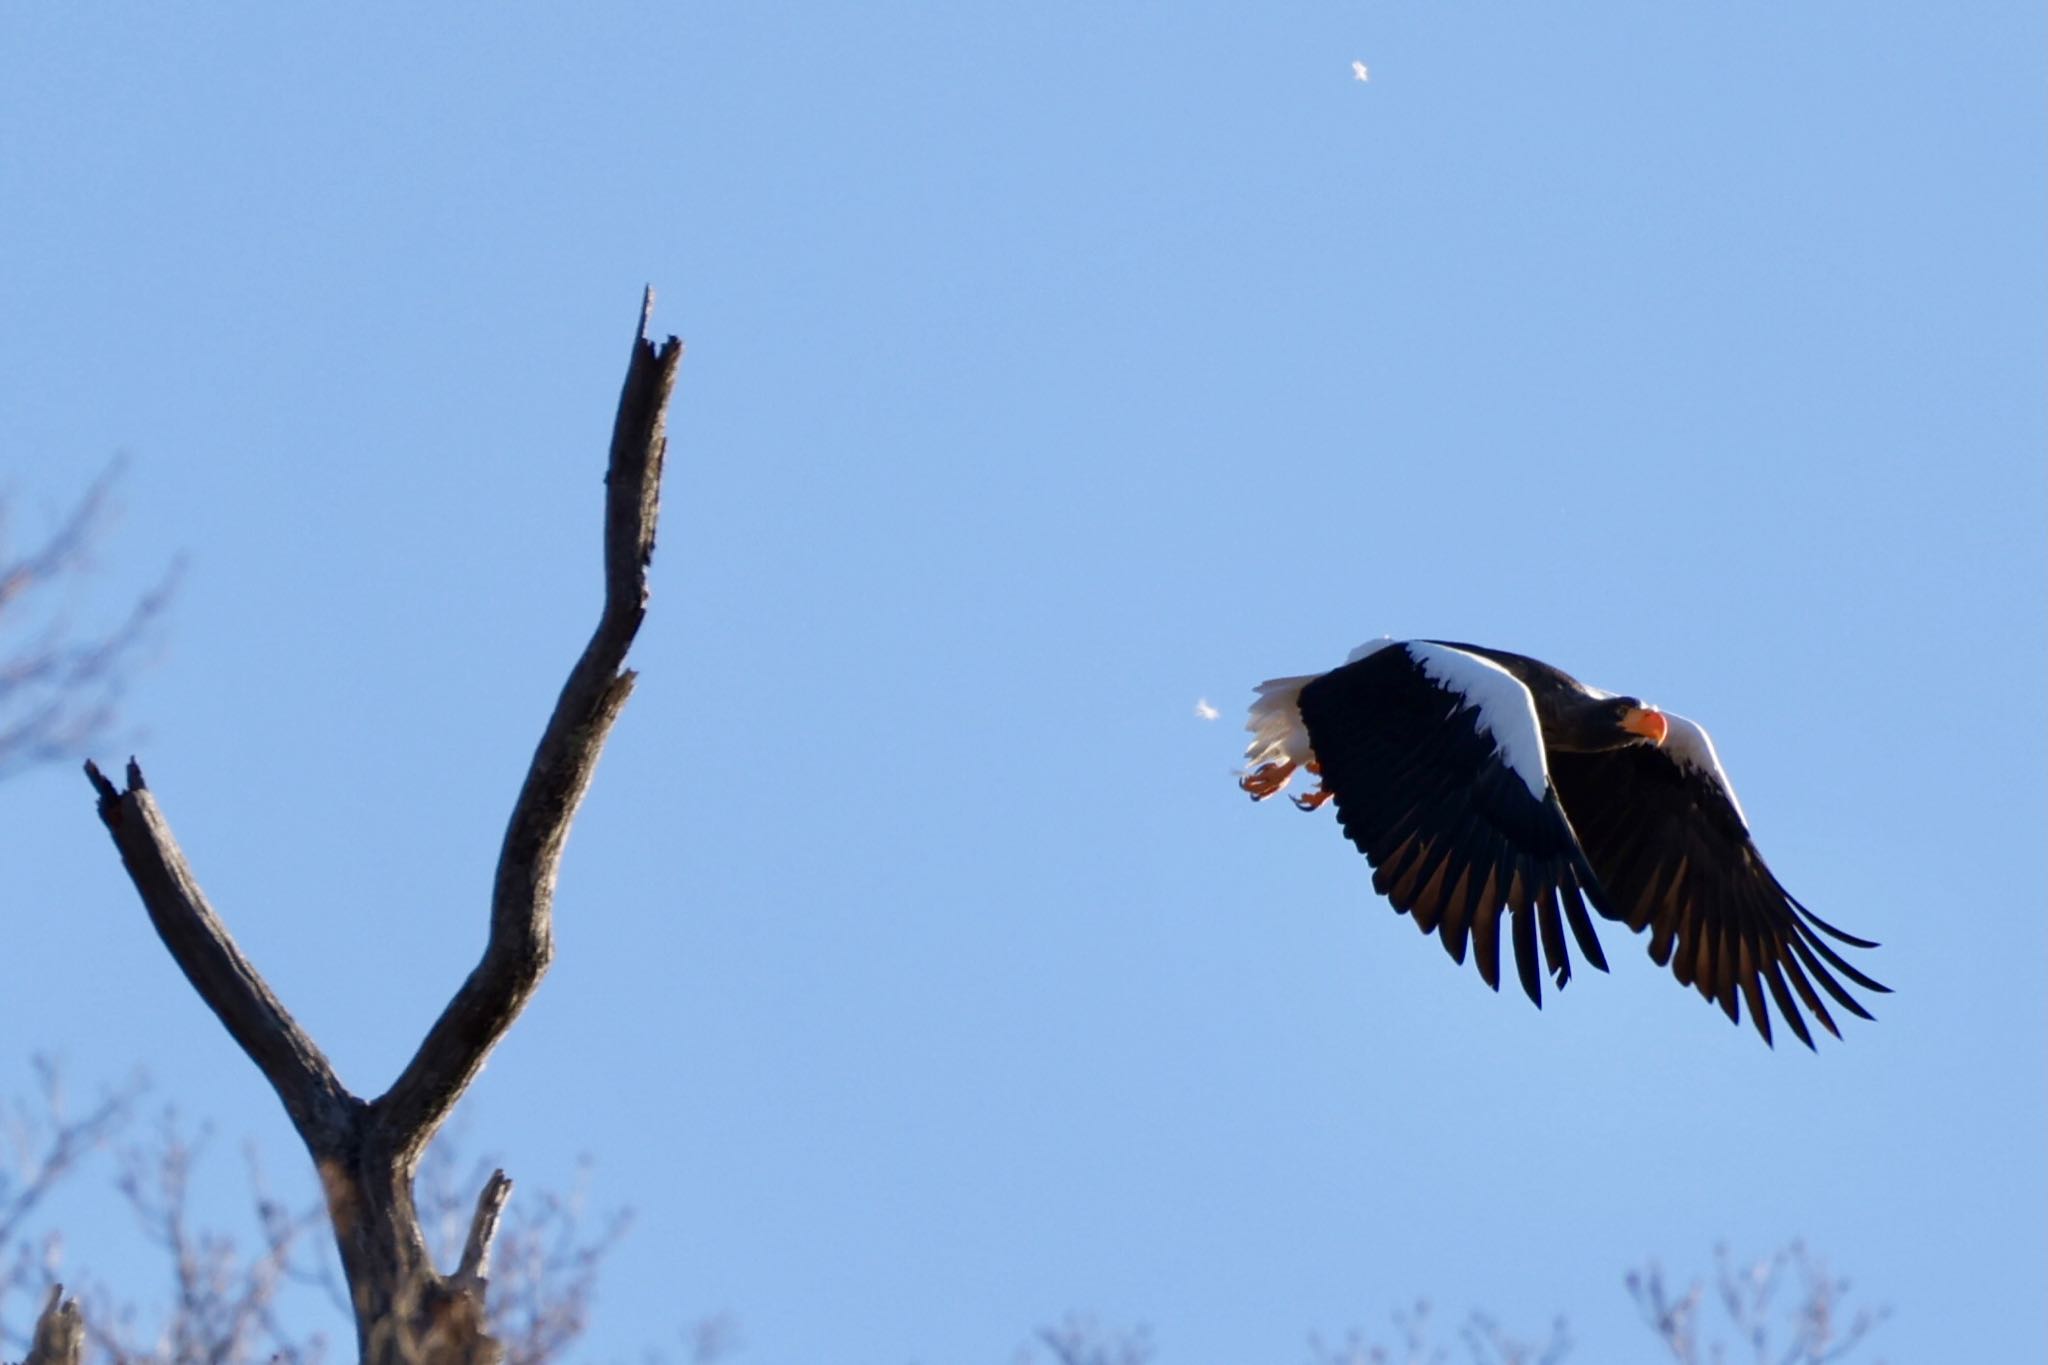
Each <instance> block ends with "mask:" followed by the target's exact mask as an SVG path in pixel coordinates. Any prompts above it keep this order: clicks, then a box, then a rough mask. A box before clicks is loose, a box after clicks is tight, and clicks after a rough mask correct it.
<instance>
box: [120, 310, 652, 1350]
mask: <svg viewBox="0 0 2048 1365" xmlns="http://www.w3.org/2000/svg"><path fill="white" fill-rule="evenodd" d="M653 306H654V295H653V291H651V290H650V291H648V293H647V294H646V295H645V296H644V297H643V298H642V301H641V309H640V326H639V328H638V330H637V331H636V333H635V335H634V340H633V354H632V359H631V361H630V362H629V364H628V365H627V368H626V383H625V388H624V391H623V392H622V393H621V394H620V396H619V411H618V417H617V420H616V421H615V423H614V425H613V429H612V444H611V459H610V465H609V469H608V472H607V474H606V476H605V545H604V608H603V611H602V613H601V614H600V616H599V618H598V624H597V629H596V630H595V631H594V632H593V633H592V635H591V638H590V643H589V644H588V645H587V646H586V647H585V648H584V650H583V654H582V656H581V657H580V658H579V659H578V660H577V661H576V665H575V667H574V668H573V669H572V670H571V671H570V673H569V680H568V682H567V683H566V684H565V685H564V686H563V688H562V693H561V696H560V697H559V698H558V699H557V700H556V702H555V709H554V713H553V715H552V716H550V718H549V720H548V724H547V729H546V730H545V731H544V732H543V734H542V735H541V740H540V744H539V746H538V748H537V749H536V750H535V751H534V755H533V762H532V764H531V765H530V766H529V768H528V770H527V774H526V781H525V784H524V785H523V786H522V787H521V789H520V792H519V799H518V801H517V803H516V804H515V805H514V806H513V809H512V818H511V821H510V823H509V824H508V826H507V827H506V830H505V842H504V845H503V847H502V849H501V850H500V852H499V856H498V871H497V879H496V883H495V887H494V890H493V893H492V897H491V927H490V937H489V940H488V942H487V943H486V945H485V947H484V953H483V958H482V960H481V961H480V962H479V963H478V964H477V966H476V968H475V969H474V970H473V971H471V972H470V974H469V977H468V979H467V980H465V981H464V982H463V983H462V986H461V988H460V989H459V990H457V991H456V993H455V996H454V998H453V999H451V1000H450V1001H449V1002H448V1006H447V1008H446V1009H444V1010H443V1011H442V1013H441V1017H440V1018H439V1019H437V1020H435V1021H434V1024H433V1027H432V1028H430V1029H429V1030H428V1031H427V1036H426V1038H425V1039H424V1041H422V1042H421V1044H420V1048H419V1051H418V1052H417V1053H416V1054H414V1056H413V1058H412V1060H411V1062H409V1063H408V1064H407V1065H406V1068H405V1070H404V1071H403V1072H402V1073H401V1074H400V1075H399V1077H398V1080H397V1081H396V1082H395V1083H394V1084H393V1085H392V1086H391V1088H390V1090H388V1091H387V1092H386V1093H385V1094H384V1096H383V1097H382V1098H380V1099H378V1100H376V1101H374V1102H372V1103H369V1104H365V1103H364V1102H363V1101H362V1100H360V1099H358V1098H357V1097H356V1096H354V1095H353V1094H351V1093H350V1092H349V1091H348V1089H347V1088H346V1087H344V1086H343V1085H342V1083H341V1080H340V1078H339V1077H337V1076H336V1075H335V1073H334V1069H333V1068H332V1067H331V1066H330V1065H329V1064H328V1062H327V1059H326V1058H325V1057H324V1056H322V1055H321V1053H320V1049H319V1048H318V1047H316V1046H315V1045H314V1043H313V1040H312V1039H311V1038H310V1037H308V1036H307V1034H306V1032H305V1030H303V1029H301V1028H300V1027H299V1025H298V1024H297V1022H296V1021H294V1020H293V1019H292V1017H291V1015H290V1013H289V1012H288V1011H287V1010H286V1009H285V1008H284V1005H283V1004H282V1003H281V1002H280V1001H279V1000H278V999H277V997H276V995H275V994H273V993H272V991H271V990H270V988H269V986H267V985H266V984H265V983H264V981H263V978H262V976H261V975H260V974H259V973H258V972H257V971H256V969H255V967H254V966H252V965H251V964H250V962H249V960H248V959H247V958H245V957H243V956H242V953H241V951H240V950H239V949H238V948H237V947H236V946H235V942H234V939H233V937H232V936H230V935H229V933H228V931H227V927H226V926H225V925H224V924H223V923H221V921H220V918H219V917H218V916H216V915H215V914H214V912H213V908H212V907H211V906H210V905H208V904H207V901H206V897H205V894H204V893H203V892H202V891H201V890H200V889H199V883H198V881H197V879H196V878H195V877H194V876H193V875H192V870H191V868H190V867H189V866H188V865H187V863H186V861H185V857H184V854H183V853H182V852H181V851H180V850H179V848H178V844H177V840H176V839H175V838H173V837H172V834H171V830H170V825H169V824H168V822H166V820H165V819H164V816H163V812H162V811H161V809H159V807H158V806H157V803H156V798H155V797H154V796H153V795H151V793H150V791H149V789H148V787H147V785H146V784H145V783H144V782H143V778H142V770H141V769H140V768H139V767H138V766H137V765H136V764H135V763H134V762H133V761H131V762H130V763H129V765H128V772H127V779H128V781H127V787H126V788H125V789H120V788H116V787H115V786H114V784H113V783H112V782H111V781H109V780H108V779H107V777H106V776H105V774H103V773H101V772H100V770H99V769H98V768H97V767H95V766H93V765H92V764H90V763H88V764H87V765H86V775H87V777H88V778H90V780H91V782H92V785H93V790H94V791H95V792H96V793H97V794H98V798H99V814H100V819H101V821H102V822H103V823H104V824H105V825H106V827H107V832H108V833H109V834H111V835H112V836H113V838H114V845H115V847H116V848H117V849H119V850H120V854H121V861H122V864H123V865H124V866H125V867H126V868H127V869H128V875H129V878H130V879H131V880H132V881H133V882H134V883H135V889H136V891H137V892H138V893H139V894H140V895H141V897H142V902H143V905H144V907H145V908H146V909H147V910H148V912H149V918H150V922H151V924H153V925H154V926H155V927H156V931H157V934H158V936H159V937H161V938H162V939H163V942H164V946H165V948H167V949H168V950H169V951H170V954H171V957H172V958H173V959H174V960H175V961H176V962H177V964H178V966H179V968H180V969H182V970H183V971H184V973H185V977H186V979H187V980H188V981H190V982H191V983H192V987H193V989H194V990H196V991H197V992H198V993H199V996H200V998H201V999H202V1000H204V1001H205V1002H206V1004H207V1007H208V1008H210V1009H211V1010H212V1011H213V1012H214V1014H215V1015H216V1016H218V1017H219V1019H220V1021H221V1023H222V1024H223V1025H224V1026H225V1027H226V1028H227V1031H228V1033H229V1035H230V1036H232V1037H233V1038H234V1040H235V1042H236V1043H237V1044H238V1045H239V1046H240V1047H241V1049H242V1051H244V1052H245V1053H247V1054H248V1056H249V1059H250V1060H251V1061H253V1062H255V1063H256V1066H257V1068H258V1069H259V1070H261V1071H262V1072H263V1075H264V1078H265V1079H266V1080H268V1081H269V1082H270V1084H271V1087H272V1088H273V1089H275V1090H276V1091H277V1096H278V1099H279V1100H280V1101H282V1102H283V1104H284V1107H285V1112H286V1113H287V1114H288V1115H290V1117H291V1120H292V1123H293V1125H294V1126H295V1127H296V1128H297V1129H298V1132H299V1136H300V1137H301V1138H302V1139H303V1140H304V1141H305V1143H306V1148H307V1150H308V1151H309V1152H310V1153H311V1154H312V1157H313V1161H314V1165H315V1167H316V1168H317V1169H318V1171H319V1173H320V1177H321V1182H322V1186H323V1188H324V1189H325V1190H326V1193H327V1205H328V1213H329V1216H330V1217H331V1219H332V1220H333V1223H334V1230H335V1240H336V1242H337V1243H338V1245H339V1247H340V1250H341V1262H342V1271H343V1273H344V1274H345V1275H346V1276H347V1277H348V1281H349V1289H350V1296H351V1298H352V1300H353V1302H354V1304H355V1310H356V1330H357V1336H358V1340H359V1342H360V1345H361V1348H362V1358H363V1359H364V1360H365V1361H376V1362H378V1363H379V1365H428V1363H430V1365H483V1363H484V1362H489V1361H494V1360H496V1359H497V1358H498V1357H499V1356H500V1355H501V1354H502V1352H500V1351H499V1349H498V1347H497V1344H496V1343H494V1342H492V1341H491V1340H490V1338H489V1337H488V1336H487V1335H486V1334H485V1333H484V1329H483V1323H484V1312H483V1307H484V1292H485V1289H486V1287H487V1275H488V1272H489V1265H490V1250H491V1240H492V1237H493V1235H494V1234H495V1232H496V1230H497V1226H498V1218H499V1214H500V1212H501V1211H502V1209H503V1207H504V1203H505V1200H506V1198H507V1197H508V1196H509V1195H510V1193H511V1182H510V1181H508V1180H506V1179H505V1177H504V1175H503V1173H502V1172H501V1173H499V1174H498V1175H495V1176H493V1177H492V1179H491V1181H490V1182H489V1183H488V1184H487V1185H486V1186H485V1188H484V1191H483V1193H482V1194H481V1196H480V1197H479V1199H478V1202H477V1209H476V1215H475V1218H474V1220H473V1222H472V1225H471V1229H470V1238H469V1244H468V1245H467V1246H466V1247H465V1248H464V1250H463V1254H462V1261H461V1264H460V1266H458V1267H457V1269H456V1271H455V1273H454V1274H453V1275H450V1276H443V1275H441V1274H440V1273H439V1272H437V1271H436V1270H435V1269H434V1266H433V1264H432V1261H431V1259H430V1258H429V1257H428V1255H427V1251H426V1240H425V1237H424V1235H423V1233H422V1231H421V1228H420V1222H419V1213H418V1210H417V1209H416V1207H415V1206H414V1203H413V1194H412V1180H413V1173H414V1171H415V1169H416V1167H417V1166H418V1163H419V1158H420V1155H421V1153H423V1152H424V1151H425V1150H426V1146H427V1144H428V1142H429V1141H431V1140H432V1138H433V1136H434V1133H435V1132H436V1131H437V1130H438V1129H439V1128H440V1126H441V1123H442V1121H443V1120H445V1119H446V1118H447V1117H448V1113H449V1111H450V1110H452V1109H453V1108H454V1107H455V1103H456V1101H457V1100H459V1099H460V1098H461V1097H462V1093H463V1091H464V1090H466V1089H467V1088H468V1086H469V1084H470V1082H471V1081H472V1080H474V1079H475V1077H476V1074H477V1072H478V1071H479V1070H480V1069H481V1068H482V1066H483V1063H484V1058H485V1057H486V1056H488V1055H489V1053H490V1051H491V1049H492V1048H493V1047H494V1046H496V1044H497V1042H498V1040H499V1039H500V1038H502V1037H503V1036H504V1034H505V1031H506V1030H507V1029H508V1028H510V1027H511V1025H512V1021H513V1020H514V1019H516V1018H518V1017H519V1013H520V1011H521V1010H522V1009H523V1008H524V1007H525V1005H526V1002H527V1000H528V999H529V998H531V996H532V994H533V991H534V988H535V987H536V986H537V985H539V983H540V979H541V976H542V975H543V974H544V973H545V972H546V971H547V968H548V963H549V960H550V958H551V957H552V955H553V951H554V949H553V926H552V917H553V911H554V895H555V879H556V875H557V873H558V871H559V869H560V866H561V859H562V848H563V845H564V843H565V841H566V840H567V838H568V833H569V824H570V822H571V821H572V820H573V819H574V818H575V816H576V810H577V807H578V806H579V805H580V804H581V803H582V800H583V795H584V793H585V792H586V791H587V790H588V789H589V786H590V779H591V774H592V773H593V772H594V771H595V770H596V767H597V758H598V754H599V753H600V752H601V751H602V750H603V748H604V742H605V738H606V737H607V736H608V735H609V734H610V732H611V727H612V723H613V722H614V721H615V720H617V719H618V715H619V711H620V710H621V708H623V707H624V706H625V704H626V698H627V697H628V696H629V695H630V694H631V692H632V690H633V674H632V673H631V671H629V670H628V669H627V668H626V667H625V660H626V651H627V650H628V649H629V648H631V646H632V643H633V638H634V636H635V635H636V634H637V633H638V631H639V629H640V622H641V619H642V618H643V617H644V616H645V614H646V607H647V567H648V563H649V561H650V560H651V559H652V557H653V554H654V531H655V521H656V517H657V514H658V512H659V510H660V505H661V471H662V459H663V456H664V454H665V453H666V449H667V435H666V426H667V411H668V401H669V396H670V394H671V393H672V392H673V391H674V389H675V381H676V371H677V369H678V367H679V366H680V365H681V363H682V358H683V347H682V343H681V342H679V341H677V340H676V339H675V338H674V337H669V338H668V339H667V340H666V341H665V342H663V343H662V344H661V345H659V346H656V345H655V344H654V343H653V342H652V341H650V340H648V337H647V324H648V321H649V318H650V315H651V313H652V310H653Z"/></svg>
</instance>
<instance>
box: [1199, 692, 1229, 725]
mask: <svg viewBox="0 0 2048 1365" xmlns="http://www.w3.org/2000/svg"><path fill="white" fill-rule="evenodd" d="M1195 714H1196V715H1197V716H1200V717H1201V718H1202V719H1203V720H1214V719H1216V717H1218V716H1220V715H1222V714H1223V713H1222V712H1221V711H1218V710H1217V709H1216V708H1215V707H1213V706H1211V705H1209V699H1208V698H1207V697H1197V698H1196V699H1195Z"/></svg>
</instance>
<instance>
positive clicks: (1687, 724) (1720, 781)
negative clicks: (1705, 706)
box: [1664, 711, 1749, 830]
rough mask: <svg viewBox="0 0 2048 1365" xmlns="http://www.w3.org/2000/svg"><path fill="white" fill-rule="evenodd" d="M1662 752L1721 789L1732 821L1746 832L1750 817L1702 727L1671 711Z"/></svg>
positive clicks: (1666, 715)
mask: <svg viewBox="0 0 2048 1365" xmlns="http://www.w3.org/2000/svg"><path fill="white" fill-rule="evenodd" d="M1664 730H1665V733H1664V752H1665V753H1667V754H1669V755H1671V758H1672V761H1674V762H1675V763H1677V764H1678V766H1679V767H1681V768H1690V769H1692V770H1693V771H1694V772H1696V773H1699V774H1701V775H1702V776H1704V777H1705V778H1706V779H1707V780H1708V781H1710V782H1712V783H1713V784H1714V785H1715V786H1717V787H1719V788H1720V789H1721V795H1723V796H1725V797H1727V798H1728V804H1729V805H1731V806H1733V807H1734V808H1735V818H1736V819H1738V820H1740V821H1741V822H1742V828H1743V829H1744V830H1747V829H1748V828H1749V816H1748V815H1747V814H1746V813H1744V811H1743V809H1742V803H1741V802H1740V801H1738V800H1736V799H1735V784H1734V783H1733V782H1730V781H1729V780H1728V773H1727V770H1726V769H1724V768H1722V766H1721V756H1720V755H1719V754H1717V753H1715V752H1714V740H1713V737H1712V736H1711V735H1709V734H1708V733H1707V732H1706V729H1705V727H1703V726H1701V725H1699V724H1697V723H1695V722H1693V721H1689V720H1687V719H1686V718H1685V717H1684V716H1681V715H1676V714H1674V713H1672V712H1670V711H1666V712H1665V713H1664Z"/></svg>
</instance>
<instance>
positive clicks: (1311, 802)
mask: <svg viewBox="0 0 2048 1365" xmlns="http://www.w3.org/2000/svg"><path fill="white" fill-rule="evenodd" d="M1336 794H1337V793H1335V792H1333V791H1331V790H1330V789H1329V788H1328V787H1317V788H1316V789H1315V790H1314V791H1312V792H1309V793H1308V794H1307V795H1305V796H1296V797H1293V798H1291V799H1292V800H1293V802H1294V805H1295V808H1296V809H1297V810H1321V809H1322V808H1323V807H1324V806H1325V805H1327V804H1328V803H1329V800H1330V798H1331V797H1333V796H1335V795H1336Z"/></svg>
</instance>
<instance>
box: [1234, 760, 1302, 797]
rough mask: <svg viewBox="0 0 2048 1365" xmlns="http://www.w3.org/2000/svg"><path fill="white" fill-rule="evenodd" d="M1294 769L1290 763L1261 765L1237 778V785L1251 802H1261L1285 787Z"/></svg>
mask: <svg viewBox="0 0 2048 1365" xmlns="http://www.w3.org/2000/svg"><path fill="white" fill-rule="evenodd" d="M1294 768H1295V765H1294V764H1292V763H1261V764H1260V765H1259V766H1258V767H1256V768H1254V769H1253V770H1252V771H1250V772H1248V773H1246V774H1245V775H1244V776H1243V777H1240V778H1238V779H1237V785H1238V786H1239V787H1240V788H1242V789H1243V790H1244V791H1246V792H1248V793H1249V794H1250V795H1251V798H1252V800H1254V801H1263V800H1265V799H1266V798H1267V797H1269V796H1271V795H1272V794H1273V793H1275V792H1277V791H1279V790H1280V789H1281V788H1282V787H1284V786H1286V785H1287V781H1288V779H1289V778H1291V777H1293V776H1294Z"/></svg>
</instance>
